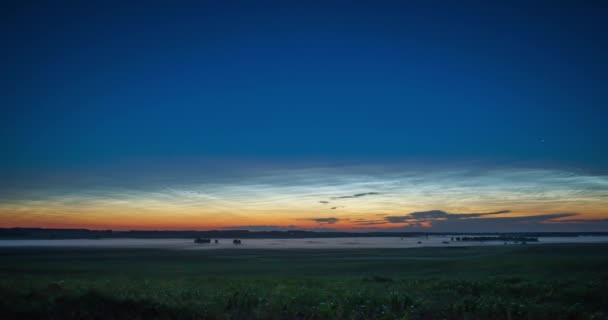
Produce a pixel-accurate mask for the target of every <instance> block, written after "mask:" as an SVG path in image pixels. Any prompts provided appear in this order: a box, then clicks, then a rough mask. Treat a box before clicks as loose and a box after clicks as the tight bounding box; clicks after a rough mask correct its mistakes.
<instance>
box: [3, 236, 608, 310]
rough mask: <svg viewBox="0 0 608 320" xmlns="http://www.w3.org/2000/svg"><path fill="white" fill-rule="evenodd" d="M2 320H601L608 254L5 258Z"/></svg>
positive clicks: (427, 251)
mask: <svg viewBox="0 0 608 320" xmlns="http://www.w3.org/2000/svg"><path fill="white" fill-rule="evenodd" d="M0 279H1V280H0V296H1V297H2V299H1V300H0V318H1V319H156V318H158V319H608V245H603V244H602V245H599V244H596V245H527V246H498V247H469V248H418V249H390V250H389V249H386V250H299V251H287V250H217V251H216V250H209V251H168V250H166V251H161V250H126V249H94V250H93V249H34V248H32V249H2V250H0Z"/></svg>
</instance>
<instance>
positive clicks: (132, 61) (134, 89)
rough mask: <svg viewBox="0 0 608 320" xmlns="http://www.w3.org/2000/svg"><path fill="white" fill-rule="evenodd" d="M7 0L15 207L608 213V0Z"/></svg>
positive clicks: (49, 211)
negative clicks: (603, 0)
mask: <svg viewBox="0 0 608 320" xmlns="http://www.w3.org/2000/svg"><path fill="white" fill-rule="evenodd" d="M0 12H1V13H0V21H1V22H0V24H1V27H2V28H1V30H2V31H0V41H1V42H2V47H3V50H2V52H0V57H1V58H2V59H1V61H0V66H1V68H2V71H1V72H0V81H1V82H0V84H1V86H0V105H1V107H0V148H1V149H0V155H1V156H0V181H2V182H1V183H0V227H46V228H90V229H116V230H128V229H163V230H173V229H179V230H182V229H184V230H186V229H187V230H194V229H196V230H199V229H200V230H208V229H249V230H287V229H304V230H320V231H323V230H345V231H346V230H348V231H382V230H386V231H422V230H426V231H435V232H454V231H459V232H484V231H501V232H502V231H504V232H512V231H608V125H606V119H608V107H607V104H608V61H607V60H608V59H607V58H606V57H608V54H607V53H608V33H606V32H604V30H606V29H607V28H608V25H607V24H608V19H606V17H607V16H608V4H606V3H601V2H599V1H489V2H488V1H458V2H447V3H446V2H445V1H171V2H162V1H146V2H145V3H143V2H140V1H107V2H103V3H101V2H90V1H84V2H83V1H14V2H13V3H3V4H2V10H0Z"/></svg>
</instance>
